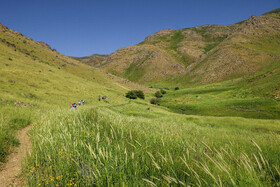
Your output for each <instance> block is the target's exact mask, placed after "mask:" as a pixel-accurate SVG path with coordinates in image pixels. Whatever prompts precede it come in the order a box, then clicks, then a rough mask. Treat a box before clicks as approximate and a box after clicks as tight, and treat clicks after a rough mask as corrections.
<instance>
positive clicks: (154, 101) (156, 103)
mask: <svg viewBox="0 0 280 187" xmlns="http://www.w3.org/2000/svg"><path fill="white" fill-rule="evenodd" d="M160 102H161V99H160V98H152V99H151V100H150V103H151V104H153V105H160Z"/></svg>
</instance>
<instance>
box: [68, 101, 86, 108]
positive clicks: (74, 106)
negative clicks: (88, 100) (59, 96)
mask: <svg viewBox="0 0 280 187" xmlns="http://www.w3.org/2000/svg"><path fill="white" fill-rule="evenodd" d="M83 104H85V101H84V100H80V101H78V105H83ZM76 108H77V103H76V102H74V103H72V106H71V109H72V110H75V109H76Z"/></svg>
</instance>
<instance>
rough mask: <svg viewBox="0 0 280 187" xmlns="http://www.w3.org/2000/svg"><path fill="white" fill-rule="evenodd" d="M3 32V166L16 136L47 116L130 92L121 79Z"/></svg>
mask: <svg viewBox="0 0 280 187" xmlns="http://www.w3.org/2000/svg"><path fill="white" fill-rule="evenodd" d="M1 29H2V30H1ZM1 29H0V106H1V107H0V162H3V161H4V159H5V156H6V155H7V154H8V153H9V151H10V146H11V145H17V144H18V142H17V140H16V139H15V137H14V136H13V135H14V133H15V131H16V130H19V129H20V128H22V127H24V126H26V125H29V124H31V123H36V120H38V119H39V118H40V116H41V115H42V113H44V112H45V111H48V110H60V109H63V108H64V109H68V108H69V107H70V105H71V104H72V103H73V102H77V101H78V100H81V99H84V100H85V101H86V103H87V104H91V105H94V104H96V103H97V98H98V96H99V95H107V96H108V97H109V98H111V97H114V98H119V99H118V100H121V98H122V97H120V96H121V95H123V94H124V91H125V90H126V88H125V87H124V86H121V84H120V83H117V82H118V78H116V77H113V78H112V77H110V76H109V75H107V74H105V73H102V72H100V71H99V70H96V69H94V68H92V67H89V66H87V65H84V64H82V63H80V62H78V61H75V60H72V59H70V58H68V57H65V56H63V55H61V54H59V53H57V52H55V51H53V50H51V49H50V48H49V47H48V46H46V45H45V44H42V43H39V42H35V41H33V40H31V39H29V38H27V37H25V36H23V35H21V34H19V33H16V32H14V31H12V30H9V29H7V28H4V27H2V26H1ZM112 79H114V82H113V81H112ZM128 85H129V84H127V85H126V86H128Z"/></svg>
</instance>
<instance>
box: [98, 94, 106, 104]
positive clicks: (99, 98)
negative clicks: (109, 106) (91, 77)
mask: <svg viewBox="0 0 280 187" xmlns="http://www.w3.org/2000/svg"><path fill="white" fill-rule="evenodd" d="M107 99H108V97H107V96H106V95H105V96H103V97H102V100H103V101H105V102H107V103H108V101H107ZM98 101H101V97H100V96H99V97H98Z"/></svg>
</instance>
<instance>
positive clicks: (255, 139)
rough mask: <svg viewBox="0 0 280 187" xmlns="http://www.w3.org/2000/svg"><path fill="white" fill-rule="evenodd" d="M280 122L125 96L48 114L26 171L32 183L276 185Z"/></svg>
mask: <svg viewBox="0 0 280 187" xmlns="http://www.w3.org/2000/svg"><path fill="white" fill-rule="evenodd" d="M147 107H150V110H147ZM279 125H280V122H279V120H260V119H245V118H238V117H202V116H192V115H188V116H186V115H181V114H175V113H171V112H169V111H167V110H166V109H165V108H164V107H160V106H151V105H147V104H146V103H145V102H144V101H128V100H127V101H125V102H123V103H119V104H108V105H103V106H95V107H93V108H92V107H86V106H85V107H84V108H81V109H80V110H79V111H76V112H71V111H64V110H62V111H60V112H57V111H56V112H49V113H46V114H45V115H44V116H43V117H42V118H41V120H40V121H39V123H38V124H36V125H35V126H34V127H33V130H32V132H31V134H32V137H33V150H34V151H33V152H32V155H31V156H30V157H29V158H28V159H27V161H26V163H25V173H24V174H25V176H26V177H27V179H28V184H29V185H30V186H38V185H39V186H40V185H42V186H58V185H59V186H76V185H77V186H92V185H96V186H107V185H109V186H111V185H112V186H139V185H140V186H145V185H147V186H156V185H158V186H171V185H172V186H187V185H194V186H207V185H210V186H271V185H274V186H277V185H279V184H280V183H279V182H280V181H279V177H280V173H279V171H280V167H279V164H280V158H279V151H280V143H279V142H280V136H279V133H280V131H279Z"/></svg>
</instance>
